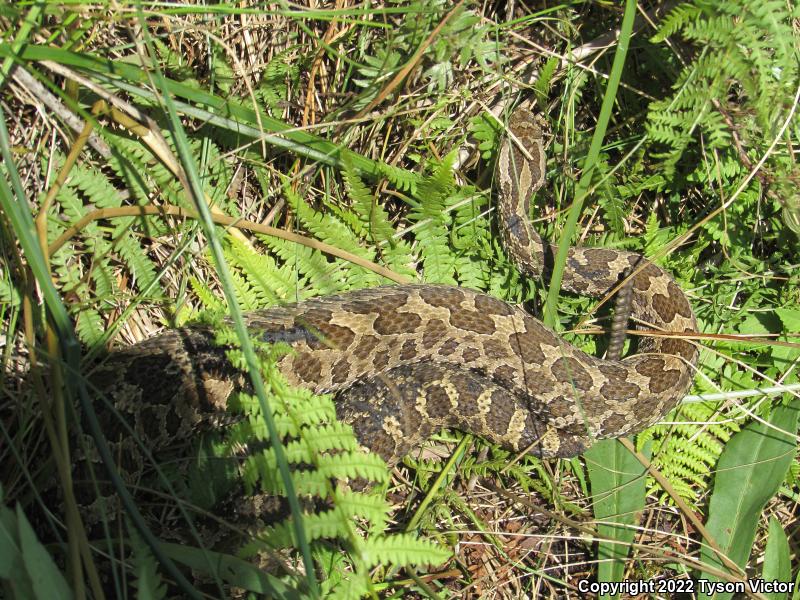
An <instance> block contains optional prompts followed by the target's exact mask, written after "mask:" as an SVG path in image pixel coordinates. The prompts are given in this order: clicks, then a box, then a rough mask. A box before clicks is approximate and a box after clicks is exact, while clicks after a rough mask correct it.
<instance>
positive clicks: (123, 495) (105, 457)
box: [0, 107, 200, 598]
mask: <svg viewBox="0 0 800 600" xmlns="http://www.w3.org/2000/svg"><path fill="white" fill-rule="evenodd" d="M5 122H6V121H5V114H4V112H3V109H2V107H0V153H1V154H2V157H3V167H4V168H3V171H2V173H3V175H4V176H0V208H2V210H3V213H4V214H5V215H6V217H7V218H8V220H9V221H10V223H11V227H12V228H13V230H14V233H15V235H16V236H17V239H18V240H19V244H20V247H21V248H22V251H23V253H24V255H25V259H26V260H27V261H28V265H29V267H30V269H31V271H32V272H33V275H34V277H35V278H36V282H37V284H38V285H39V289H40V290H41V294H42V296H43V298H44V302H45V305H46V306H47V311H48V316H49V318H50V322H51V323H52V325H53V328H54V329H55V331H56V335H57V337H58V341H59V345H60V348H61V354H62V358H63V360H64V363H65V368H66V370H67V372H68V373H69V374H70V376H69V377H67V378H66V380H65V388H67V389H66V392H67V396H68V397H74V396H75V395H77V397H78V399H79V400H80V404H81V410H82V411H83V415H84V418H85V419H86V421H87V424H88V426H89V433H90V435H91V437H92V439H93V440H94V442H95V444H96V446H97V452H98V454H99V455H100V459H101V461H102V463H103V465H104V466H105V468H106V470H107V471H108V475H109V478H110V479H111V483H112V485H113V486H114V489H115V490H116V492H117V494H118V495H119V497H120V501H121V502H122V505H123V506H124V508H125V511H126V513H127V514H128V516H129V518H130V519H131V521H132V522H133V524H134V526H135V527H136V529H137V531H139V533H140V535H141V536H142V537H143V538H144V540H145V542H146V543H147V545H148V546H150V550H151V551H152V552H153V555H154V556H155V557H156V558H157V559H158V560H159V562H160V563H161V564H162V565H163V566H164V569H166V571H167V572H168V573H169V574H170V575H171V576H172V577H173V578H174V579H175V581H176V582H177V584H178V585H179V586H180V588H181V589H182V590H183V591H184V592H185V593H186V594H187V596H188V597H191V598H200V595H199V594H198V592H197V590H195V589H194V587H193V586H192V585H191V584H190V583H189V582H188V581H187V580H186V578H185V577H184V576H183V574H182V573H181V572H180V571H179V570H178V569H177V568H176V567H175V564H174V563H173V562H172V561H171V560H170V559H169V558H168V557H167V556H166V555H164V553H163V552H162V551H161V548H160V547H159V545H158V542H157V540H156V538H155V536H154V535H153V533H152V532H151V531H150V529H149V528H148V527H147V524H146V523H145V521H144V518H143V517H142V514H141V512H139V509H138V508H137V507H136V503H135V502H134V500H133V497H132V496H131V494H130V492H129V491H128V489H127V488H126V487H125V483H124V482H123V481H122V478H121V477H120V475H119V472H118V471H117V469H116V466H115V462H114V458H113V456H112V455H111V450H110V449H109V447H108V443H107V441H106V439H105V436H104V435H103V431H102V428H101V427H100V422H99V421H98V419H97V414H96V413H95V411H94V407H93V406H92V401H91V400H90V398H89V394H88V391H87V389H86V381H85V380H84V379H83V377H82V376H81V371H80V363H81V350H80V343H79V342H78V339H77V337H76V336H75V330H74V329H73V327H72V321H71V320H70V318H69V313H68V312H67V308H66V306H64V303H63V302H62V301H61V297H60V296H59V294H58V290H56V287H55V285H54V284H53V280H52V278H51V277H50V270H49V269H48V267H47V262H46V261H45V258H44V255H43V254H42V251H41V248H40V247H39V240H38V238H37V235H36V227H35V225H34V223H33V218H32V217H31V214H30V208H29V206H28V202H27V200H26V198H25V196H24V194H23V193H22V185H21V183H20V179H19V174H18V173H17V170H16V167H15V164H14V161H13V157H12V154H11V148H10V143H9V138H8V131H7V130H6V126H5ZM6 177H8V178H9V179H10V180H11V184H12V187H13V190H14V191H13V192H12V190H11V188H9V187H8V183H7V182H6Z"/></svg>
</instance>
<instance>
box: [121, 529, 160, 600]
mask: <svg viewBox="0 0 800 600" xmlns="http://www.w3.org/2000/svg"><path fill="white" fill-rule="evenodd" d="M126 529H127V530H128V536H129V539H130V543H131V550H132V551H133V563H134V566H135V570H134V577H135V579H134V581H133V587H135V588H136V597H137V598H138V600H162V599H163V598H166V596H167V585H166V583H164V580H163V579H161V574H160V573H159V571H158V562H157V561H156V559H155V558H154V557H153V554H152V553H151V551H150V548H149V547H148V546H147V544H145V543H144V542H143V541H142V539H141V537H140V536H139V532H138V531H136V528H135V527H131V525H130V523H128V524H127V528H126Z"/></svg>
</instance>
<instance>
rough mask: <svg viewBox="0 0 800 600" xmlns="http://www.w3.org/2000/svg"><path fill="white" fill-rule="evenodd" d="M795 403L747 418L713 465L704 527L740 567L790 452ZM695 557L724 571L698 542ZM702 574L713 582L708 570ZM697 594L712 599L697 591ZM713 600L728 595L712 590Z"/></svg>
mask: <svg viewBox="0 0 800 600" xmlns="http://www.w3.org/2000/svg"><path fill="white" fill-rule="evenodd" d="M798 412H800V405H798V404H797V403H793V404H791V405H789V406H779V407H777V408H775V409H774V410H773V412H772V415H771V416H770V419H769V421H768V422H766V423H762V422H760V421H752V422H751V423H750V424H748V425H747V427H745V428H744V429H742V430H741V431H740V432H739V433H737V434H736V435H734V436H733V437H732V438H731V441H730V442H729V443H728V445H727V446H726V448H725V450H724V451H723V453H722V455H721V456H720V458H719V463H718V464H717V474H716V477H715V479H714V492H713V494H712V495H711V500H710V501H709V505H708V514H709V516H708V522H707V523H706V529H707V531H708V533H709V535H711V536H712V537H713V539H714V540H715V541H716V542H717V544H718V545H719V547H720V549H721V550H722V552H724V553H725V554H726V555H727V556H728V557H729V558H730V559H731V560H732V561H733V562H734V563H736V564H737V565H739V566H740V567H742V568H743V569H744V567H745V565H746V564H747V559H748V557H749V556H750V550H751V548H752V546H753V540H754V539H755V535H756V528H757V526H758V521H759V518H760V516H761V511H762V509H763V508H764V506H765V505H766V503H767V502H768V501H769V500H770V498H772V496H774V495H775V493H776V492H777V491H778V487H779V486H780V484H781V482H783V480H784V477H785V476H786V471H787V469H788V468H789V465H790V464H791V462H792V460H793V459H794V456H795V453H796V446H795V442H794V434H795V432H796V431H797V417H798ZM700 557H701V560H702V561H703V562H704V563H706V564H708V565H712V566H714V567H715V568H718V569H722V570H725V569H726V567H724V566H723V564H722V562H721V561H720V559H719V558H718V557H717V555H716V553H715V552H714V551H713V550H712V549H711V548H710V547H709V546H708V545H704V546H703V548H702V550H701V553H700ZM702 577H703V578H704V579H708V580H709V581H718V579H717V578H716V577H714V576H713V575H711V574H710V573H703V574H702ZM699 597H701V598H708V597H712V596H711V595H710V594H707V593H705V594H700V596H699ZM713 597H714V598H716V599H717V600H723V599H725V598H730V597H731V594H728V593H725V594H716V595H714V596H713Z"/></svg>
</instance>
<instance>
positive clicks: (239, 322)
mask: <svg viewBox="0 0 800 600" xmlns="http://www.w3.org/2000/svg"><path fill="white" fill-rule="evenodd" d="M140 19H141V25H142V32H143V33H144V39H145V43H146V44H147V45H148V50H149V52H150V53H151V55H152V54H154V52H153V49H152V47H151V46H150V42H151V40H150V37H149V33H148V29H147V22H146V20H145V19H144V17H143V15H140ZM153 75H154V76H155V81H156V83H157V85H158V87H159V89H160V90H161V93H162V94H163V95H162V98H161V100H162V101H163V104H164V111H165V113H166V114H167V116H168V117H169V121H170V126H171V132H172V135H173V141H174V143H175V148H176V150H177V152H178V156H179V158H180V161H181V165H182V167H183V169H184V172H185V173H186V179H187V181H186V183H187V184H188V185H189V188H190V189H189V190H187V192H190V195H191V198H192V201H193V203H194V205H195V207H196V208H197V211H198V213H199V214H200V223H201V224H202V226H203V230H204V233H205V235H206V238H207V239H208V245H209V248H210V250H211V255H212V256H213V258H214V264H215V266H216V268H217V276H218V277H219V281H220V285H221V287H222V289H223V292H224V293H225V298H226V300H227V302H228V314H229V317H230V320H231V324H232V326H233V329H234V331H236V335H237V337H238V339H239V343H240V344H241V350H242V354H243V355H244V358H245V361H246V363H247V370H248V374H249V376H250V381H251V383H252V384H253V391H254V393H255V395H256V397H257V398H258V401H259V404H260V406H261V413H262V416H263V418H264V421H265V423H266V426H267V431H268V432H269V439H270V443H271V445H272V449H273V451H274V452H275V457H276V462H277V463H278V470H279V472H280V475H281V479H282V480H283V485H284V487H285V489H286V496H287V499H288V501H289V506H290V507H291V511H292V516H293V519H292V522H293V525H294V530H295V535H296V536H297V540H298V545H299V546H300V551H301V553H302V556H303V564H304V566H305V570H306V582H307V584H308V589H309V592H310V594H311V597H312V598H317V597H319V586H318V584H317V580H316V577H315V572H316V571H315V567H314V562H313V560H312V558H311V549H310V547H309V543H308V537H307V536H306V533H305V527H304V525H303V514H302V510H301V508H300V503H299V501H298V498H297V493H296V492H295V488H294V482H293V480H292V476H291V473H290V471H289V463H288V461H287V460H286V454H285V452H284V448H283V445H282V444H281V438H280V436H279V435H278V429H277V427H276V426H275V420H274V419H273V417H272V414H273V412H272V410H271V408H270V405H269V400H268V398H267V388H266V385H265V384H264V380H263V378H262V376H261V370H260V368H259V361H258V358H257V357H256V353H255V350H254V348H253V344H252V341H251V340H250V336H249V334H248V331H247V327H246V326H245V323H244V315H243V313H242V309H241V307H240V306H239V302H238V300H237V297H236V291H235V288H234V283H233V278H232V276H231V273H230V269H229V268H228V265H227V263H226V262H225V255H224V252H223V250H222V243H221V242H220V239H219V236H218V235H217V232H216V229H215V225H214V221H213V219H212V217H211V210H210V208H209V206H208V205H207V204H206V202H205V199H204V198H205V194H204V192H203V184H202V181H201V179H200V173H199V171H198V169H197V164H196V163H195V160H194V157H193V155H192V150H191V148H190V147H189V139H188V137H187V136H186V131H185V130H184V128H183V125H182V123H181V119H180V116H179V115H178V113H177V110H176V108H175V104H174V102H173V100H172V97H171V93H170V90H169V88H168V86H167V82H166V79H165V78H164V75H163V73H162V72H161V69H159V68H158V67H157V66H156V67H155V68H154V71H153Z"/></svg>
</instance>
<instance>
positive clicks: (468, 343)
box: [95, 109, 697, 462]
mask: <svg viewBox="0 0 800 600" xmlns="http://www.w3.org/2000/svg"><path fill="white" fill-rule="evenodd" d="M509 130H510V133H511V135H509V136H508V137H507V139H506V140H505V141H504V142H503V144H502V146H501V149H500V153H499V156H498V160H497V163H496V167H495V178H496V180H497V189H498V208H499V214H500V231H501V232H502V239H503V242H504V245H505V247H506V249H507V251H508V253H509V254H510V255H511V257H512V258H513V259H514V261H515V262H516V264H517V265H518V267H519V269H520V271H521V272H522V273H523V274H525V275H526V276H528V277H536V278H538V277H540V276H541V274H542V272H543V270H546V266H547V265H548V263H549V262H550V261H551V260H552V259H551V257H552V254H553V249H552V248H551V247H550V246H549V245H545V244H544V243H543V242H542V240H541V238H540V237H539V236H538V234H537V233H536V232H535V231H534V230H533V228H532V227H531V225H530V223H529V220H528V209H529V198H530V195H531V194H532V193H533V192H534V191H536V190H537V189H538V188H539V187H541V185H542V183H543V182H544V169H545V155H544V145H543V140H542V132H541V129H540V128H539V127H538V125H537V124H536V120H535V118H534V117H533V115H531V113H530V112H528V111H527V110H524V109H519V110H517V111H516V112H515V113H514V114H513V116H512V118H511V121H510V123H509ZM626 272H633V276H632V277H631V279H630V283H629V286H630V288H629V291H630V306H631V311H632V316H633V318H634V319H635V320H636V321H637V322H638V323H640V324H644V326H645V327H646V328H648V329H658V330H661V331H664V332H670V333H675V334H683V333H691V332H694V331H696V322H695V317H694V314H693V312H692V309H691V306H690V305H689V302H688V300H687V298H686V296H685V295H684V294H683V292H682V291H681V290H680V288H679V287H678V286H677V284H676V283H675V281H674V280H673V279H672V277H670V276H669V275H668V274H667V273H666V272H664V271H663V270H662V269H660V268H659V267H657V266H655V265H653V264H652V263H650V262H648V261H647V260H645V259H644V258H642V257H641V256H640V255H638V254H635V253H632V252H624V251H619V250H611V249H605V248H582V247H574V248H572V249H571V250H570V252H569V256H568V260H567V265H566V269H565V271H564V276H563V286H562V287H563V288H564V289H566V290H568V291H571V292H576V293H579V294H585V295H591V296H602V295H603V294H605V293H606V292H607V291H608V290H609V289H610V288H612V287H614V286H616V285H617V284H618V283H619V280H620V276H621V274H623V273H626ZM247 324H248V328H249V330H250V331H251V332H252V335H254V336H258V337H260V338H261V339H263V340H265V341H283V342H286V343H288V344H290V345H291V347H292V350H293V351H292V352H291V353H289V354H288V355H286V356H285V357H283V358H282V359H281V360H280V361H279V363H278V368H279V370H280V371H281V372H282V374H283V375H284V376H285V377H286V378H287V379H288V380H289V382H290V383H292V384H294V385H298V386H302V387H305V388H308V389H312V390H314V391H316V392H338V394H337V410H338V412H339V413H340V415H339V416H340V418H343V419H344V420H345V421H348V422H350V423H351V424H352V425H353V427H354V430H355V431H356V434H357V435H358V437H359V439H360V440H361V442H362V443H364V444H365V445H367V446H369V447H370V448H372V449H373V450H375V451H377V452H379V453H380V454H381V455H383V457H384V458H386V459H387V460H389V461H390V462H394V461H396V460H397V459H398V458H399V457H401V456H402V455H403V454H405V453H406V452H407V451H408V450H409V449H410V448H411V447H412V446H414V445H416V444H417V443H418V442H419V441H420V440H421V439H423V438H425V437H427V436H428V435H429V434H430V433H432V432H434V431H435V430H438V429H440V428H442V427H455V428H459V429H462V430H465V431H468V432H470V433H474V434H477V435H481V436H484V437H486V438H489V439H491V440H492V441H494V442H497V443H500V444H503V445H504V446H507V447H509V448H512V449H514V450H516V451H522V450H527V451H530V452H532V453H534V454H537V455H540V456H545V457H549V456H570V455H574V454H577V453H580V452H582V451H583V450H584V449H585V448H586V447H587V446H588V445H590V444H591V443H592V441H593V440H595V439H598V438H606V437H619V436H622V435H626V434H630V433H633V432H635V431H638V430H640V429H642V428H644V427H646V426H648V425H650V424H652V423H653V422H654V421H656V420H658V419H659V418H660V417H661V416H662V415H663V414H665V413H666V412H667V411H669V410H670V409H671V408H673V407H674V406H675V404H676V403H677V402H678V400H679V399H680V398H681V397H682V396H683V394H684V393H685V392H686V390H687V389H688V387H689V386H690V385H691V381H692V369H693V365H694V364H695V362H696V360H697V350H696V348H695V346H694V345H693V344H691V343H689V342H688V341H686V340H684V339H681V338H680V337H668V336H656V337H644V338H642V339H641V341H640V342H639V345H638V349H639V352H638V353H637V354H635V355H633V356H629V357H626V358H624V359H622V360H602V359H598V358H595V357H592V356H589V355H587V354H585V353H584V352H582V351H581V350H579V349H577V348H576V347H574V346H572V345H571V344H569V343H568V342H566V341H564V340H563V339H561V338H560V337H558V336H557V335H556V334H554V333H553V332H552V331H551V330H550V329H548V328H547V327H545V326H544V325H543V324H542V323H541V322H539V321H538V320H536V319H535V318H533V317H532V316H530V315H528V314H527V313H525V312H524V311H523V310H522V309H520V308H518V307H516V306H513V305H510V304H508V303H506V302H503V301H501V300H498V299H496V298H493V297H491V296H488V295H486V294H483V293H480V292H477V291H473V290H469V289H466V288H458V287H450V286H441V285H428V284H420V285H403V286H390V287H378V288H372V289H365V290H358V291H354V292H349V293H345V294H342V295H338V296H332V297H323V298H316V299H312V300H309V301H306V302H302V303H299V304H293V305H288V306H284V307H278V308H270V309H266V310H261V311H256V312H253V313H250V314H248V315H247ZM212 338H213V336H212V335H211V333H210V332H209V331H207V330H205V329H202V328H184V329H178V330H172V331H169V332H167V333H165V334H162V335H160V336H157V337H154V338H151V339H148V340H145V341H143V342H141V343H139V344H137V345H135V346H131V347H129V348H126V349H124V350H121V351H119V352H116V353H114V354H113V355H112V356H111V357H110V360H109V361H108V362H107V363H106V365H105V366H104V367H102V368H101V369H100V370H99V371H98V373H97V375H96V376H95V382H96V383H97V384H98V385H99V386H100V387H101V388H102V389H104V390H105V391H106V393H108V394H109V395H110V397H111V398H112V399H113V401H114V403H115V406H116V408H117V409H118V410H120V411H121V412H123V414H126V413H127V414H129V415H133V416H134V418H135V420H136V421H137V424H136V425H135V428H136V430H137V433H139V434H141V435H143V436H145V437H146V439H151V440H153V444H154V447H157V446H158V444H159V442H158V441H155V440H154V438H156V437H158V438H163V441H164V442H165V443H166V442H173V441H174V439H175V438H176V437H178V436H187V437H188V436H190V435H191V431H192V430H193V429H195V428H196V427H197V426H198V425H199V424H200V423H203V422H208V420H209V417H208V415H209V414H214V415H216V414H218V412H219V411H220V410H222V409H224V407H225V405H226V402H227V399H228V396H229V395H230V393H231V392H232V391H233V390H234V389H235V387H236V385H237V381H238V378H237V374H236V373H235V372H233V371H232V368H231V367H230V366H229V365H228V363H227V359H226V358H225V356H224V351H223V349H220V348H217V347H215V346H214V344H213V342H212Z"/></svg>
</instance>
